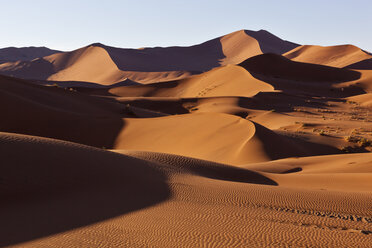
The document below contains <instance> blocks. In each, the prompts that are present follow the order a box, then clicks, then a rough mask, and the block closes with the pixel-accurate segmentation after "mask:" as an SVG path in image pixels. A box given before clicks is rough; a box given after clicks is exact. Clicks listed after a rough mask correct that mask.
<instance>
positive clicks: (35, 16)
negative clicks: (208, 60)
mask: <svg viewBox="0 0 372 248" xmlns="http://www.w3.org/2000/svg"><path fill="white" fill-rule="evenodd" d="M0 3H1V5H0V6H1V8H0V11H1V15H0V32H1V38H0V47H8V46H17V47H20V46H47V47H50V48H54V49H61V50H73V49H76V48H79V47H82V46H85V45H88V44H90V43H94V42H101V43H104V44H106V45H111V46H118V47H133V48H138V47H145V46H146V47H150V46H170V45H193V44H198V43H201V42H203V41H206V40H209V39H211V38H215V37H218V36H220V35H223V34H227V33H230V32H233V31H236V30H239V29H250V30H259V29H266V30H268V31H269V32H271V33H273V34H275V35H277V36H279V37H281V38H283V39H286V40H290V41H293V42H297V43H301V44H315V45H336V44H354V45H357V46H359V47H361V48H362V49H365V50H368V51H371V52H372V0H347V1H346V0H334V1H333V0H311V1H307V0H265V1H260V0H256V1H249V0H188V1H177V0H155V1H153V0H147V1H144V0H117V1H115V0H111V1H110V0H106V1H102V0H63V1H62V0H60V1H54V0H17V1H15V0H14V1H0Z"/></svg>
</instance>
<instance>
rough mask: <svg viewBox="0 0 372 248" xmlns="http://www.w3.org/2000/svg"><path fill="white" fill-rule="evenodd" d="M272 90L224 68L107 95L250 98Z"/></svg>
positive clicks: (231, 67) (239, 69)
mask: <svg viewBox="0 0 372 248" xmlns="http://www.w3.org/2000/svg"><path fill="white" fill-rule="evenodd" d="M272 90H274V88H273V87H272V86H271V85H270V84H267V83H265V82H263V81H260V80H258V79H256V78H254V77H253V76H252V75H251V74H250V73H249V72H247V71H246V70H244V69H243V68H242V67H240V66H235V65H228V66H223V67H219V68H216V69H213V70H211V71H208V72H205V73H202V74H200V75H195V76H192V77H189V78H186V79H181V80H178V81H173V82H166V83H155V84H149V85H135V86H128V87H127V86H123V87H114V88H112V89H110V90H109V91H108V92H109V93H111V94H113V95H116V96H147V97H150V96H151V97H165V96H167V97H213V96H253V95H255V94H257V93H258V92H261V91H272Z"/></svg>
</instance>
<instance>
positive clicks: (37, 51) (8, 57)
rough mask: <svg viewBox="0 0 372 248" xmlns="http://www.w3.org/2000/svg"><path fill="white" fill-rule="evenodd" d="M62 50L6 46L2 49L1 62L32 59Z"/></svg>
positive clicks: (0, 52)
mask: <svg viewBox="0 0 372 248" xmlns="http://www.w3.org/2000/svg"><path fill="white" fill-rule="evenodd" d="M59 52H61V51H57V50H52V49H49V48H47V47H6V48H1V49H0V64H1V63H5V62H14V61H19V60H21V61H30V60H33V59H36V58H41V57H45V56H48V55H52V54H54V53H59Z"/></svg>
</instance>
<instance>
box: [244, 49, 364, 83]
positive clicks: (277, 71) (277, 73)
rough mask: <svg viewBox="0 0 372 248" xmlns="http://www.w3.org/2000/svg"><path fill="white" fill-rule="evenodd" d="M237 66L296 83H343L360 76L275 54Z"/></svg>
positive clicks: (249, 60) (251, 59)
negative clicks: (295, 81)
mask: <svg viewBox="0 0 372 248" xmlns="http://www.w3.org/2000/svg"><path fill="white" fill-rule="evenodd" d="M239 65H240V66H242V67H244V68H245V69H247V70H248V71H249V72H251V73H257V74H262V75H266V76H270V77H274V78H280V79H288V80H297V81H315V82H344V81H351V80H357V79H359V78H360V75H361V74H360V73H359V72H357V71H352V70H347V69H340V68H335V67H330V66H324V65H317V64H309V63H302V62H295V61H291V60H289V59H287V58H285V57H283V56H280V55H276V54H262V55H258V56H255V57H252V58H249V59H247V60H245V61H243V62H242V63H240V64H239Z"/></svg>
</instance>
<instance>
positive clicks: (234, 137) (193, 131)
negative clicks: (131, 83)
mask: <svg viewBox="0 0 372 248" xmlns="http://www.w3.org/2000/svg"><path fill="white" fill-rule="evenodd" d="M139 130H140V131H139ZM195 147H197V148H195ZM114 148H115V149H126V150H143V151H153V152H164V153H171V154H179V155H183V156H189V157H194V158H200V159H205V160H209V161H216V162H220V163H229V164H244V163H250V162H258V161H268V160H272V159H279V158H284V157H293V156H305V155H309V154H313V153H314V149H312V148H311V146H309V145H306V144H305V145H303V144H301V145H299V144H295V143H293V142H292V141H291V140H289V139H288V138H286V137H283V136H281V135H278V134H276V133H274V132H272V131H270V130H269V129H266V128H265V127H263V126H261V125H259V124H256V123H253V122H251V121H248V120H245V119H242V118H240V117H236V116H232V115H227V114H220V113H196V114H193V115H177V116H166V117H158V118H146V119H138V118H135V119H125V127H124V128H123V130H122V131H121V132H120V134H119V135H118V138H117V140H116V142H115V144H114Z"/></svg>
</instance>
